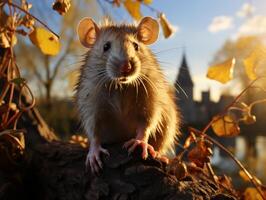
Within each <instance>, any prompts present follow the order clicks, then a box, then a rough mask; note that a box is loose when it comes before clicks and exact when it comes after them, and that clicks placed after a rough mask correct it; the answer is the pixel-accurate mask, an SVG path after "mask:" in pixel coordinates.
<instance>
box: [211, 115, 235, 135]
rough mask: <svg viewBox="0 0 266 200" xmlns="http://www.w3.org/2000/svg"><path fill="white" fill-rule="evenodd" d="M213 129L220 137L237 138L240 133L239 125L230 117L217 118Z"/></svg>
mask: <svg viewBox="0 0 266 200" xmlns="http://www.w3.org/2000/svg"><path fill="white" fill-rule="evenodd" d="M212 129H213V131H214V133H215V134H216V135H218V136H229V137H232V136H236V135H238V134H239V133H240V128H239V126H238V123H236V122H235V120H234V119H233V118H232V117H231V116H230V115H225V116H222V117H220V116H215V117H214V122H213V123H212Z"/></svg>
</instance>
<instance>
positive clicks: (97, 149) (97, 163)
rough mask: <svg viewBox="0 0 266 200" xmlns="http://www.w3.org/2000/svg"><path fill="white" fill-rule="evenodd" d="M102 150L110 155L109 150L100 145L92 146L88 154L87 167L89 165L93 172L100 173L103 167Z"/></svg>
mask: <svg viewBox="0 0 266 200" xmlns="http://www.w3.org/2000/svg"><path fill="white" fill-rule="evenodd" d="M101 152H102V153H104V154H106V155H108V156H109V152H108V151H107V150H106V149H104V148H102V147H101V146H100V145H99V146H93V147H92V148H90V150H89V153H88V155H87V158H86V167H87V168H88V165H89V166H90V168H91V172H92V173H93V174H98V173H99V171H100V170H101V169H102V168H103V164H102V161H101V158H100V154H101Z"/></svg>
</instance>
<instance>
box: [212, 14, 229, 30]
mask: <svg viewBox="0 0 266 200" xmlns="http://www.w3.org/2000/svg"><path fill="white" fill-rule="evenodd" d="M232 27H233V18H232V17H229V16H217V17H214V18H213V19H212V22H211V24H210V25H209V26H208V30H209V31H210V32H211V33H216V32H219V31H224V30H227V29H230V28H232Z"/></svg>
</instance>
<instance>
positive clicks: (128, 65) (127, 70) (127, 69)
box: [119, 60, 134, 76]
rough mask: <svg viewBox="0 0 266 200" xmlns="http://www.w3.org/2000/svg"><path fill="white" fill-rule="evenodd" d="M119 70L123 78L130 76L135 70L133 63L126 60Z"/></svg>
mask: <svg viewBox="0 0 266 200" xmlns="http://www.w3.org/2000/svg"><path fill="white" fill-rule="evenodd" d="M119 70H120V73H121V75H122V76H128V75H129V74H131V72H132V71H133V70H134V69H133V63H132V62H131V61H130V60H126V61H124V62H122V63H121V65H120V67H119Z"/></svg>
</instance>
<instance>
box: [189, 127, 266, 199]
mask: <svg viewBox="0 0 266 200" xmlns="http://www.w3.org/2000/svg"><path fill="white" fill-rule="evenodd" d="M189 130H190V131H192V132H193V133H195V134H197V135H200V136H204V137H205V138H206V139H207V140H209V141H210V142H212V143H213V144H215V145H216V146H218V147H219V148H220V149H222V150H223V151H224V152H226V153H227V154H228V155H229V156H230V157H231V158H232V159H233V160H234V161H235V163H236V164H237V165H238V166H239V168H240V169H241V170H243V172H244V173H245V174H246V175H247V177H248V178H249V180H250V182H251V183H252V184H253V185H254V186H255V188H256V189H257V191H258V193H259V194H260V195H261V197H262V199H263V200H266V198H265V197H264V195H263V192H262V191H261V188H260V187H259V186H258V182H257V181H256V180H255V179H254V177H253V176H252V175H251V174H250V173H249V171H248V170H247V169H246V168H245V167H244V166H243V165H242V163H241V162H240V161H239V160H238V159H237V158H236V157H235V156H234V155H233V154H232V153H231V152H230V151H229V150H228V149H227V148H225V147H224V146H223V145H222V144H221V143H219V142H218V141H216V140H215V139H213V138H212V137H210V136H209V135H207V134H205V133H203V132H202V131H199V130H197V129H195V128H192V127H189Z"/></svg>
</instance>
